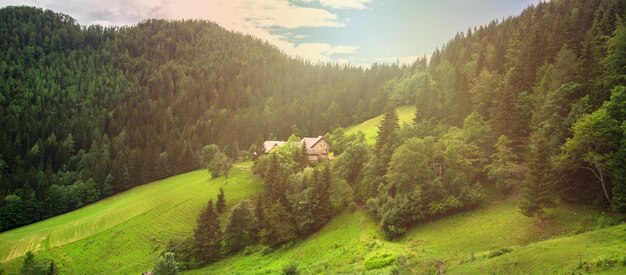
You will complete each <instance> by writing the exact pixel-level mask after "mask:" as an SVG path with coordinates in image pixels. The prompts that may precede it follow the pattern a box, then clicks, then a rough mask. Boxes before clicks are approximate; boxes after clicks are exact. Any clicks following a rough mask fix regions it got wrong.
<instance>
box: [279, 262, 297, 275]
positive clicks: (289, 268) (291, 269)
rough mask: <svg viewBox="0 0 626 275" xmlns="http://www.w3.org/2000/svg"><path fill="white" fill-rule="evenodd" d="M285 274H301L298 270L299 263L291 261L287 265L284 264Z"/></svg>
mask: <svg viewBox="0 0 626 275" xmlns="http://www.w3.org/2000/svg"><path fill="white" fill-rule="evenodd" d="M282 274H283V275H297V274H300V271H298V264H297V263H290V264H287V265H285V266H283V273H282Z"/></svg>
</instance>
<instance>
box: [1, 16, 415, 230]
mask: <svg viewBox="0 0 626 275" xmlns="http://www.w3.org/2000/svg"><path fill="white" fill-rule="evenodd" d="M0 52H2V54H1V55H0V76H1V78H2V81H1V83H0V91H1V92H0V125H2V129H1V130H0V197H1V198H2V199H1V200H0V230H6V229H8V228H13V227H15V226H19V225H23V224H27V223H31V222H33V221H36V220H40V219H42V218H45V217H49V216H53V215H56V214H59V213H64V212H67V211H69V210H72V209H75V208H77V207H80V206H82V205H85V204H87V203H90V202H93V201H96V200H98V199H101V198H104V197H107V196H110V195H112V194H114V193H118V192H121V191H123V190H127V189H129V188H131V187H133V186H136V185H139V184H142V183H145V182H148V181H151V180H154V179H158V178H163V177H166V176H170V175H174V174H178V173H181V172H185V171H190V170H192V169H197V168H199V167H200V163H199V161H198V153H199V150H200V149H201V148H202V146H204V145H207V144H213V143H214V144H218V145H219V146H220V147H222V148H224V151H225V152H226V153H228V154H229V155H230V156H231V157H236V156H237V154H238V153H239V150H247V149H248V147H249V146H250V145H251V144H255V143H256V144H259V143H261V142H262V141H263V140H264V139H266V138H269V137H277V138H286V137H288V136H289V135H290V134H291V133H292V132H294V131H298V132H300V134H310V135H319V134H323V133H325V132H326V131H329V130H330V129H333V128H335V127H339V126H345V125H349V124H351V123H354V122H357V121H361V120H363V119H365V118H369V117H371V116H374V115H376V114H378V113H380V111H381V110H382V108H383V106H384V104H385V102H386V100H387V96H386V94H385V93H384V92H382V91H381V85H382V84H383V83H385V82H386V81H387V80H389V79H391V78H393V77H395V76H397V75H399V74H400V73H401V71H402V70H403V68H400V67H398V66H395V65H393V66H379V65H374V66H372V68H371V69H367V70H364V69H360V68H352V67H346V66H339V65H332V64H323V65H314V64H310V63H308V62H305V61H304V60H298V59H293V58H289V57H287V56H286V55H285V54H283V53H281V52H280V51H279V50H278V49H276V48H275V47H273V46H271V45H269V44H267V43H265V42H262V41H260V40H258V39H255V38H253V37H250V36H245V35H241V34H237V33H232V32H229V31H226V30H224V29H223V28H221V27H219V26H217V25H216V24H214V23H211V22H207V21H194V20H186V21H165V20H149V21H145V22H141V23H139V24H137V25H135V26H130V27H107V28H103V27H101V26H98V25H92V26H88V27H85V26H80V25H78V24H77V23H76V21H75V20H74V19H72V18H71V17H69V16H67V15H63V14H58V13H55V12H52V11H49V10H47V11H43V10H41V9H37V8H31V7H6V8H3V9H1V10H0ZM357 99H358V100H357Z"/></svg>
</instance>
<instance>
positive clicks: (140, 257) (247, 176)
mask: <svg viewBox="0 0 626 275" xmlns="http://www.w3.org/2000/svg"><path fill="white" fill-rule="evenodd" d="M250 165H251V163H239V164H236V165H235V167H233V169H232V170H231V174H230V175H229V178H228V180H226V179H224V177H220V178H217V179H209V174H208V172H207V171H206V170H199V171H194V172H190V173H186V174H182V175H178V176H174V177H170V178H167V179H163V180H159V181H156V182H154V183H150V184H146V185H143V186H139V187H137V188H134V189H132V190H129V191H127V192H124V193H121V194H118V195H116V196H113V197H111V198H108V199H105V200H102V201H99V202H96V203H94V204H91V205H88V206H86V207H83V208H81V209H79V210H76V211H73V212H70V213H67V214H64V215H60V216H57V217H53V218H50V219H47V220H44V221H41V222H38V223H35V224H31V225H28V226H24V227H20V228H17V229H14V230H11V231H7V232H3V233H0V268H4V269H5V270H6V271H8V272H9V273H12V272H14V271H16V270H17V269H18V268H19V266H20V265H21V261H22V258H21V255H23V254H24V253H26V251H28V250H33V251H38V252H37V257H38V258H50V259H54V260H55V261H57V262H58V263H59V265H60V267H61V269H62V270H63V271H64V273H65V272H67V273H74V274H76V273H82V274H98V273H103V274H111V273H126V272H129V273H137V272H140V271H143V270H149V269H151V268H152V267H153V266H154V263H155V262H156V259H157V258H158V255H159V253H160V251H161V250H162V248H163V247H164V246H165V244H166V243H167V241H168V240H169V239H170V238H171V237H173V236H175V235H181V236H187V235H189V234H191V232H192V230H193V227H194V226H195V223H196V217H197V215H198V213H199V210H200V209H201V207H203V205H205V204H206V202H207V201H208V200H209V199H210V198H213V199H215V197H216V195H217V193H218V190H219V188H220V186H223V187H224V190H225V194H226V201H227V206H228V207H231V206H232V205H234V204H235V203H236V202H238V201H239V200H241V199H244V198H248V197H250V196H253V195H254V194H256V193H258V192H260V191H261V190H262V183H261V182H260V181H259V180H257V179H255V178H253V176H252V175H251V173H250Z"/></svg>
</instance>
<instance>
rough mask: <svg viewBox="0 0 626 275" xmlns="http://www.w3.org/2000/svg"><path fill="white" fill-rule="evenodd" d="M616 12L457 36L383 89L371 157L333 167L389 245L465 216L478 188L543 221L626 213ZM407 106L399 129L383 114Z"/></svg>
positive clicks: (541, 15)
mask: <svg viewBox="0 0 626 275" xmlns="http://www.w3.org/2000/svg"><path fill="white" fill-rule="evenodd" d="M625 15H626V2H624V1H612V0H595V1H582V0H562V1H550V2H547V3H540V4H538V5H536V6H531V7H529V8H527V9H526V10H524V11H523V12H522V13H521V15H519V16H517V17H510V18H507V19H505V20H504V21H501V22H499V21H493V22H491V23H490V24H488V25H485V26H481V27H478V28H470V29H469V30H467V32H465V33H459V34H458V35H457V36H456V37H454V38H453V39H452V40H450V41H449V42H448V43H446V44H445V45H444V46H443V48H442V49H441V50H436V51H435V52H434V53H433V55H432V56H431V58H430V60H428V61H427V60H425V59H423V60H418V62H416V63H415V64H414V66H413V67H412V68H411V69H412V72H410V73H407V74H405V75H404V76H403V77H400V78H395V79H393V80H391V81H389V82H388V83H386V84H385V88H386V89H388V90H389V91H391V94H390V101H391V104H390V105H388V107H387V108H386V111H385V113H384V116H383V119H382V120H381V122H380V124H379V129H378V137H377V141H376V145H375V147H374V148H373V149H372V150H371V151H370V150H368V147H367V146H366V145H365V143H364V141H363V140H362V139H359V138H358V137H354V136H353V137H352V138H350V137H346V136H345V135H343V134H342V132H341V131H336V132H333V135H331V139H333V140H334V141H335V143H334V145H335V148H338V147H337V146H336V145H337V144H340V145H341V146H339V148H341V149H342V150H344V152H343V153H341V154H340V155H339V157H338V159H337V163H336V168H337V170H338V172H339V173H340V174H342V175H343V177H344V178H345V179H346V180H347V181H349V182H350V183H351V184H352V186H353V188H354V190H355V193H356V194H355V195H356V196H357V199H358V200H360V201H361V202H362V203H364V204H366V205H367V207H368V210H369V211H370V212H371V213H372V215H373V216H375V217H376V218H377V219H378V221H379V222H380V225H381V227H382V230H383V232H384V233H385V235H386V236H387V237H389V238H394V237H398V236H401V235H402V234H403V233H404V232H405V231H406V230H407V229H408V228H410V227H411V226H413V225H415V224H417V223H420V222H424V221H428V220H431V219H433V218H437V217H441V216H443V215H447V214H450V213H455V212H458V211H463V210H467V209H470V208H473V207H476V206H477V205H478V203H479V202H480V201H481V200H482V197H483V196H484V192H483V187H484V186H485V185H495V186H496V187H497V188H498V189H500V190H501V192H502V193H504V194H506V195H514V194H521V196H522V197H523V201H522V203H521V206H520V211H521V212H522V213H523V214H525V215H528V216H536V217H537V218H538V222H539V223H540V224H541V223H542V222H543V219H542V217H543V213H544V210H545V209H546V208H549V207H553V206H554V205H556V204H557V203H559V202H560V201H568V202H574V203H580V204H587V205H595V206H599V207H602V208H604V209H612V210H613V211H618V212H623V211H625V210H626V168H625V167H626V122H625V121H626V86H624V85H626V66H625V64H626V26H625V24H624V22H623V21H622V19H621V18H624V16H625ZM413 102H415V104H416V112H415V118H414V123H413V124H412V125H407V126H406V127H402V128H400V125H399V123H398V116H397V114H396V112H395V110H394V106H397V105H400V104H411V103H413Z"/></svg>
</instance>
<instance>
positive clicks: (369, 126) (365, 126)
mask: <svg viewBox="0 0 626 275" xmlns="http://www.w3.org/2000/svg"><path fill="white" fill-rule="evenodd" d="M396 112H398V118H399V119H400V125H402V124H403V123H411V122H412V121H413V117H414V116H415V106H410V105H409V106H402V107H398V108H397V109H396ZM382 118H383V116H382V115H379V116H377V117H375V118H372V119H368V120H366V121H364V122H362V123H359V124H356V125H352V126H350V127H348V128H346V134H348V135H349V134H352V133H355V132H357V131H361V132H363V133H364V134H365V137H366V138H367V143H369V144H374V143H376V135H377V133H378V123H379V122H380V120H381V119H382Z"/></svg>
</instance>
